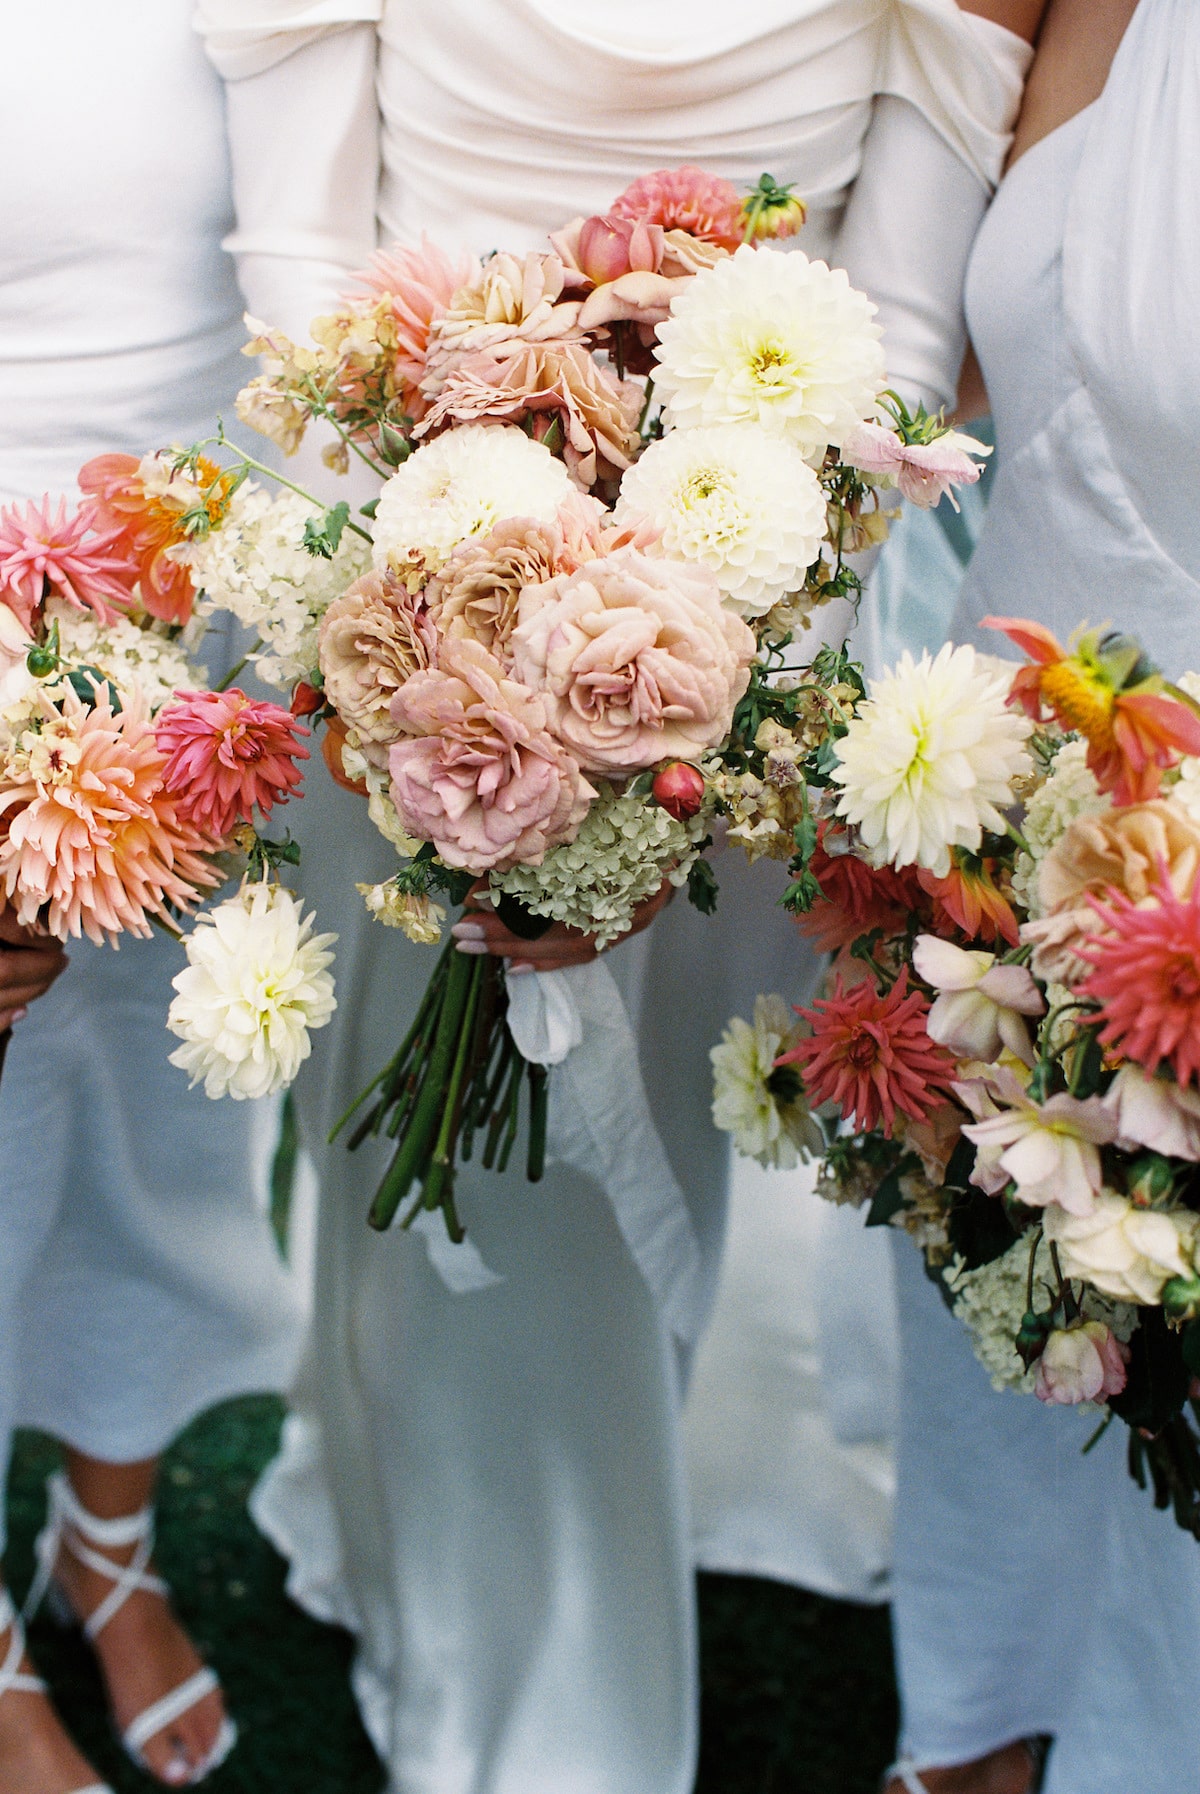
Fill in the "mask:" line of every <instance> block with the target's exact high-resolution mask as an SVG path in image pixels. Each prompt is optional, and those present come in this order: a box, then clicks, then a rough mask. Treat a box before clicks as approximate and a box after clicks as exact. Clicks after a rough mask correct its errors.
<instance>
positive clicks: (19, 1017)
mask: <svg viewBox="0 0 1200 1794" xmlns="http://www.w3.org/2000/svg"><path fill="white" fill-rule="evenodd" d="M28 1014H29V1011H28V1009H14V1010H13V1017H12V1021H11V1022H10V1023H9V1024H8V1025H9V1027H10V1028H11V1027H12V1026H13V1025H14V1024H15V1023H16V1022H23V1021H24V1020H25V1017H26V1016H27V1015H28Z"/></svg>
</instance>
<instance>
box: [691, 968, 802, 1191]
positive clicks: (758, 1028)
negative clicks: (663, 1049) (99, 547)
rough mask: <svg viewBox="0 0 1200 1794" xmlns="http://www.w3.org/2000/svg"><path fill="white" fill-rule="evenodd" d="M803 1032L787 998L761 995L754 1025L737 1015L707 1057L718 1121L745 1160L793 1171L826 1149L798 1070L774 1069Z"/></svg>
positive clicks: (786, 1067)
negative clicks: (776, 1063) (777, 1061)
mask: <svg viewBox="0 0 1200 1794" xmlns="http://www.w3.org/2000/svg"><path fill="white" fill-rule="evenodd" d="M802 1031H803V1030H802V1029H801V1027H800V1024H799V1023H798V1022H797V1020H796V1017H795V1014H794V1013H793V1011H792V1010H791V1009H790V1008H789V1007H788V1005H787V1003H785V1001H784V1000H783V998H782V997H779V996H765V997H757V998H756V999H755V1002H754V1023H753V1026H752V1025H751V1024H750V1023H749V1022H745V1021H743V1020H742V1019H741V1017H740V1016H734V1018H733V1020H732V1021H731V1022H730V1024H729V1026H728V1027H727V1028H726V1030H725V1033H724V1035H723V1036H722V1039H721V1041H720V1044H719V1045H717V1046H715V1047H713V1048H712V1050H711V1051H710V1053H709V1055H708V1056H709V1058H710V1059H711V1060H712V1066H713V1103H712V1116H713V1121H714V1122H715V1124H716V1126H717V1127H719V1128H720V1129H721V1131H722V1133H726V1134H730V1135H732V1137H733V1144H734V1147H735V1149H736V1151H738V1152H739V1153H740V1154H741V1155H742V1157H743V1158H748V1159H756V1160H757V1161H758V1163H759V1164H760V1165H764V1166H766V1167H768V1168H769V1169H774V1170H776V1171H790V1170H791V1169H792V1167H793V1166H794V1165H796V1164H797V1162H798V1161H799V1160H801V1159H808V1158H810V1157H812V1155H813V1154H814V1153H821V1152H823V1151H824V1149H825V1135H824V1133H823V1132H822V1130H821V1126H820V1123H819V1122H817V1121H816V1120H815V1119H814V1117H813V1115H812V1112H811V1110H810V1109H809V1106H808V1103H807V1101H806V1100H805V1096H804V1086H803V1084H802V1083H801V1081H800V1078H799V1076H798V1074H797V1073H796V1072H794V1071H793V1070H792V1069H791V1067H790V1066H786V1065H785V1066H781V1067H780V1068H779V1069H778V1070H776V1068H775V1061H776V1060H777V1059H778V1058H779V1055H780V1054H781V1053H783V1052H786V1051H787V1050H788V1048H789V1047H792V1046H794V1045H795V1044H796V1042H797V1040H799V1038H800V1036H801V1033H802Z"/></svg>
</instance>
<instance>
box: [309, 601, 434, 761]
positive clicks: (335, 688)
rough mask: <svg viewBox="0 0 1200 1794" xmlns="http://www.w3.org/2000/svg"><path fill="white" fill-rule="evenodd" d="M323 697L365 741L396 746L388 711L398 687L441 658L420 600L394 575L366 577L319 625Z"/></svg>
mask: <svg viewBox="0 0 1200 1794" xmlns="http://www.w3.org/2000/svg"><path fill="white" fill-rule="evenodd" d="M319 657H320V664H321V672H322V673H323V675H324V678H325V695H326V697H327V698H328V699H329V702H330V703H331V704H332V705H333V707H334V709H335V710H336V711H337V713H338V715H339V716H340V717H341V719H342V721H343V722H344V723H345V724H346V725H347V726H348V727H349V728H351V729H353V730H354V731H355V733H356V734H357V735H358V737H359V739H360V740H362V741H376V742H388V741H395V739H396V736H397V735H398V734H399V730H398V729H397V727H396V725H395V723H394V722H393V721H392V717H391V712H390V711H389V709H388V706H389V705H390V703H391V701H392V699H393V697H394V696H395V695H396V693H397V692H398V691H399V690H400V687H401V686H402V685H403V684H404V683H405V682H406V681H407V680H408V679H410V678H411V677H412V675H413V674H414V673H418V672H421V671H423V670H424V668H426V667H428V666H432V664H433V662H434V660H435V659H436V658H437V630H436V629H435V627H434V624H433V620H432V618H431V617H430V615H429V613H428V611H427V610H426V608H425V606H424V604H423V603H422V601H421V600H420V598H417V597H413V596H412V595H411V594H410V593H409V592H408V590H407V588H406V587H405V586H404V585H403V584H402V583H401V582H400V581H399V580H398V579H396V578H395V577H394V575H392V574H391V573H387V572H384V573H367V574H365V575H364V576H363V578H362V579H356V580H355V582H354V584H353V585H352V586H351V587H350V588H349V590H348V591H346V592H344V593H343V594H342V596H341V597H340V598H335V599H334V601H333V603H332V604H331V605H330V606H329V609H328V610H327V611H326V612H325V615H324V617H323V618H322V620H321V636H320V649H319Z"/></svg>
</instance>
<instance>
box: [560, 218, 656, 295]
mask: <svg viewBox="0 0 1200 1794" xmlns="http://www.w3.org/2000/svg"><path fill="white" fill-rule="evenodd" d="M662 257H663V233H662V228H661V226H659V225H655V224H641V223H635V222H633V221H631V220H630V219H628V218H609V217H599V216H597V217H593V218H585V219H584V221H583V224H582V225H581V226H580V229H579V249H578V260H579V266H580V269H581V270H582V272H583V273H584V274H586V275H587V278H588V279H589V280H590V281H593V282H594V283H595V285H596V286H598V287H599V286H606V285H607V284H608V282H609V281H613V280H619V279H620V278H621V276H622V275H623V274H634V273H641V274H654V273H657V271H658V267H659V264H660V262H661V261H662Z"/></svg>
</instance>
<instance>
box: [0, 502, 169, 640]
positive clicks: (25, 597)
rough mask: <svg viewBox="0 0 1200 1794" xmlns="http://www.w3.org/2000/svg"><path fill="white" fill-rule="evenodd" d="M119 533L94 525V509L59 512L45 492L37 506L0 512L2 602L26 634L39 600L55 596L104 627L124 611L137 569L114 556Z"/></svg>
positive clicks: (63, 507)
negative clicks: (93, 616) (88, 613)
mask: <svg viewBox="0 0 1200 1794" xmlns="http://www.w3.org/2000/svg"><path fill="white" fill-rule="evenodd" d="M120 534H121V532H120V531H119V530H116V529H104V528H102V527H100V526H99V525H98V523H97V518H96V511H95V507H94V506H92V505H88V504H85V505H81V506H80V507H79V509H78V510H77V511H71V512H68V510H67V505H66V500H65V499H62V498H60V499H59V501H58V508H57V510H56V509H54V507H53V502H52V500H51V498H50V495H49V493H47V494H46V496H45V497H44V498H43V499H42V501H41V503H40V504H35V503H33V501H32V500H31V501H30V502H29V503H28V504H25V505H6V506H5V507H4V509H3V510H0V598H2V599H3V601H4V603H5V604H7V605H8V607H9V609H10V610H12V611H14V612H15V613H16V615H17V616H18V617H19V618H20V619H21V622H22V623H23V624H24V625H25V627H26V629H29V628H31V627H32V625H33V617H34V613H35V611H36V610H37V608H38V606H39V605H40V604H41V602H42V599H43V598H44V597H46V596H48V595H49V593H51V592H53V593H54V594H55V595H56V596H57V597H59V598H64V599H65V600H66V601H67V603H68V604H73V605H74V606H75V607H76V609H77V610H93V611H95V613H96V615H97V616H98V617H99V618H100V621H101V622H102V623H109V622H111V621H112V617H113V612H114V611H115V610H127V609H128V608H129V601H130V598H131V597H132V594H133V585H134V581H135V580H136V578H137V568H136V566H135V565H134V564H133V563H132V562H131V561H130V560H129V558H128V557H127V556H125V555H123V554H113V553H112V552H111V551H112V548H113V545H114V544H115V543H116V542H118V541H119V540H120Z"/></svg>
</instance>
